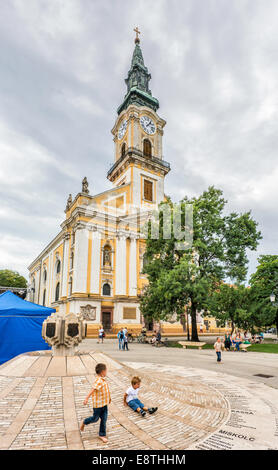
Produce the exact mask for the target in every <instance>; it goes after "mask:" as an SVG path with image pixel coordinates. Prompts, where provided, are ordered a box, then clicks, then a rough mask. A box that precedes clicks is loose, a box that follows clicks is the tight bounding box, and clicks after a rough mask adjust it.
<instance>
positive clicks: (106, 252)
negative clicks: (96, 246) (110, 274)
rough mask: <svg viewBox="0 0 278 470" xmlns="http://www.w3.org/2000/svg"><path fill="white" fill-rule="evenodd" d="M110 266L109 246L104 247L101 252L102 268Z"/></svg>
mask: <svg viewBox="0 0 278 470" xmlns="http://www.w3.org/2000/svg"><path fill="white" fill-rule="evenodd" d="M111 264H112V263H111V250H110V247H109V246H106V247H104V250H103V266H108V267H111Z"/></svg>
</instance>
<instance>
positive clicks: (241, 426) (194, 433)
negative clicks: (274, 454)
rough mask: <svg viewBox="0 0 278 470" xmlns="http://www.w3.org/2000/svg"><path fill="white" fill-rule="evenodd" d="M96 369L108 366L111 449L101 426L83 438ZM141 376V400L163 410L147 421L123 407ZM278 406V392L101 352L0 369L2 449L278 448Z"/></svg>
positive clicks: (19, 361) (33, 357) (40, 357)
mask: <svg viewBox="0 0 278 470" xmlns="http://www.w3.org/2000/svg"><path fill="white" fill-rule="evenodd" d="M97 362H105V363H106V364H107V366H108V378H107V380H108V382H109V386H110V390H111V395H112V403H111V405H110V406H109V418H108V423H107V435H108V437H109V442H108V444H104V443H102V442H101V441H100V440H99V439H98V423H97V424H93V425H90V426H87V427H86V428H85V431H84V432H83V433H80V431H79V426H80V423H81V421H82V420H83V419H84V418H85V417H86V416H89V415H90V414H92V407H91V405H89V406H84V405H83V401H84V398H85V396H86V395H87V393H88V391H89V390H90V386H91V384H92V382H93V380H94V369H95V365H96V363H97ZM220 367H221V366H220ZM138 374H139V375H140V376H141V378H142V385H141V389H140V398H141V400H142V401H143V402H144V403H145V404H146V405H147V406H153V405H156V406H158V407H159V409H158V412H157V413H156V414H154V415H147V416H146V417H145V418H142V417H141V416H140V415H139V414H137V413H135V412H133V411H132V410H131V409H129V408H127V407H125V406H124V405H123V394H124V392H125V390H126V388H127V387H128V386H129V384H130V379H131V377H132V376H133V375H138ZM233 379H234V380H233ZM275 403H278V390H275V389H271V388H269V387H267V386H265V385H264V384H258V383H256V384H254V383H252V382H250V381H244V380H243V379H239V378H235V377H234V378H233V377H231V376H228V375H225V374H222V373H215V372H209V371H204V370H201V369H200V370H199V369H188V368H183V367H170V366H163V365H157V364H145V363H129V364H122V363H119V362H117V361H115V360H113V359H111V358H110V357H109V356H107V355H105V354H103V353H99V352H90V353H84V354H82V353H81V354H79V355H77V356H72V357H57V356H56V357H52V356H51V355H50V353H49V352H41V353H29V354H24V355H21V356H18V357H16V358H14V359H13V360H11V361H9V362H8V363H6V364H3V365H2V366H0V449H2V450H3V449H87V450H89V449H99V450H101V449H114V450H115V449H138V450H142V449H151V450H158V449H218V448H219V449H230V448H231V449H248V448H251V449H254V448H256V449H269V448H271V449H277V448H278V410H277V407H276V405H275Z"/></svg>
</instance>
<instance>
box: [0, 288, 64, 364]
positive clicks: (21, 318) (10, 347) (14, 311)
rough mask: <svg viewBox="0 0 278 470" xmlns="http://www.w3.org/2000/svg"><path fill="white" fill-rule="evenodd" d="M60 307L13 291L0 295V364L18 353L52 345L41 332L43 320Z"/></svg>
mask: <svg viewBox="0 0 278 470" xmlns="http://www.w3.org/2000/svg"><path fill="white" fill-rule="evenodd" d="M55 311H56V310H55V309H54V308H48V307H43V306H42V305H38V304H34V303H32V302H27V301H26V300H23V299H21V298H20V297H18V296H17V295H15V294H13V293H12V292H11V291H6V292H4V294H1V295H0V364H3V362H6V361H9V360H10V359H12V358H13V357H15V356H17V355H18V354H22V353H24V352H29V351H41V350H44V349H50V347H49V346H48V344H47V343H46V342H45V341H44V340H43V338H42V335H41V330H42V324H43V321H44V320H45V319H46V318H47V317H48V316H49V315H50V314H51V313H52V312H55Z"/></svg>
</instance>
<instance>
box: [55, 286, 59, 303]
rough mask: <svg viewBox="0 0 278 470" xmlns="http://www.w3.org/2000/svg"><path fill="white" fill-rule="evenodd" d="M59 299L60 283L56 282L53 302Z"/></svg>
mask: <svg viewBox="0 0 278 470" xmlns="http://www.w3.org/2000/svg"><path fill="white" fill-rule="evenodd" d="M59 297H60V282H57V285H56V289H55V302H58V300H59Z"/></svg>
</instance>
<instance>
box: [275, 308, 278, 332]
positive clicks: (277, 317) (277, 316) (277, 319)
mask: <svg viewBox="0 0 278 470" xmlns="http://www.w3.org/2000/svg"><path fill="white" fill-rule="evenodd" d="M275 324H276V334H277V338H278V310H277V313H276V318H275Z"/></svg>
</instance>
